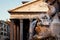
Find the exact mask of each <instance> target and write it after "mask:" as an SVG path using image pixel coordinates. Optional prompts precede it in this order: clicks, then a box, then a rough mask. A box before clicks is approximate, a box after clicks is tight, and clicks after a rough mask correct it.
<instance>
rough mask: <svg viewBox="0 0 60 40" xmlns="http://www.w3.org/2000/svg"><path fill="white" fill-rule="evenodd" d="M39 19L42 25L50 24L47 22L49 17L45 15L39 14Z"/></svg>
mask: <svg viewBox="0 0 60 40" xmlns="http://www.w3.org/2000/svg"><path fill="white" fill-rule="evenodd" d="M39 19H40V20H41V21H42V24H43V25H49V23H50V20H49V19H50V17H49V15H47V14H41V15H40V17H39Z"/></svg>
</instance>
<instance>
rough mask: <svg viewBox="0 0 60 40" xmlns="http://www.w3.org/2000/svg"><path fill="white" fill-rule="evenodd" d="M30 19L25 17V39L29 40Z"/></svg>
mask: <svg viewBox="0 0 60 40" xmlns="http://www.w3.org/2000/svg"><path fill="white" fill-rule="evenodd" d="M29 26H30V22H29V19H23V40H28V38H29Z"/></svg>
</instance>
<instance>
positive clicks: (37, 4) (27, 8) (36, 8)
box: [8, 0, 49, 13]
mask: <svg viewBox="0 0 60 40" xmlns="http://www.w3.org/2000/svg"><path fill="white" fill-rule="evenodd" d="M48 10H49V8H48V6H47V3H45V2H41V1H40V0H35V1H31V2H27V3H25V4H22V5H21V6H18V7H16V8H13V9H11V10H9V11H8V12H14V13H15V12H47V11H48Z"/></svg>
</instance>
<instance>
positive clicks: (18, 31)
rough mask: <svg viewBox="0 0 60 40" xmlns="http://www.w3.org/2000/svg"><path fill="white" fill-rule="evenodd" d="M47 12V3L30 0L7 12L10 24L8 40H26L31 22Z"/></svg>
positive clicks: (39, 0)
mask: <svg viewBox="0 0 60 40" xmlns="http://www.w3.org/2000/svg"><path fill="white" fill-rule="evenodd" d="M48 10H49V8H48V6H47V3H45V2H43V1H41V0H32V1H30V2H27V3H24V4H22V5H21V6H18V7H16V8H13V9H11V10H9V11H8V12H9V13H10V20H11V22H12V26H11V35H10V40H28V38H29V28H30V24H31V22H32V20H35V19H36V17H39V16H40V14H42V13H47V11H48Z"/></svg>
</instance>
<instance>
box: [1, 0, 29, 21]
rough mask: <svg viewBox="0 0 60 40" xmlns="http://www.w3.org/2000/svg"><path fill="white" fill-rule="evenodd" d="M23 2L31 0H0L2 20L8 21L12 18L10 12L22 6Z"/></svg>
mask: <svg viewBox="0 0 60 40" xmlns="http://www.w3.org/2000/svg"><path fill="white" fill-rule="evenodd" d="M22 1H30V0H0V20H4V21H6V20H8V19H9V18H10V14H9V13H8V10H9V9H12V8H15V7H17V6H18V5H21V4H22V3H21V2H22Z"/></svg>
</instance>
